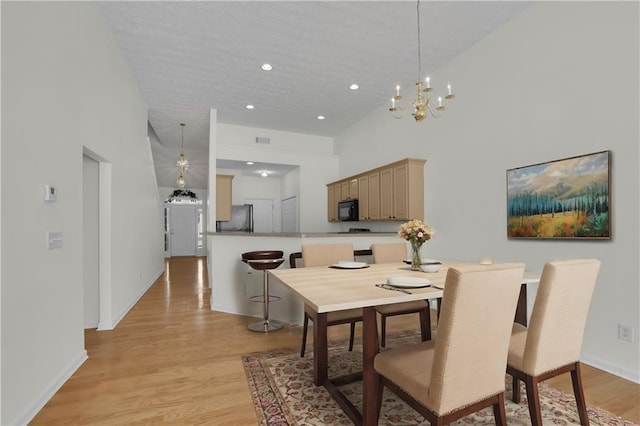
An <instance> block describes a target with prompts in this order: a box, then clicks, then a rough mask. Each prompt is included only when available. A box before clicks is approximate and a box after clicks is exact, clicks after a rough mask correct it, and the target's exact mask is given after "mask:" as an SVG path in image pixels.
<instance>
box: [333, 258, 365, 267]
mask: <svg viewBox="0 0 640 426" xmlns="http://www.w3.org/2000/svg"><path fill="white" fill-rule="evenodd" d="M331 267H332V268H339V269H361V268H368V267H369V264H368V263H366V262H354V261H347V260H341V261H339V262H338V263H334V264H333V265H331Z"/></svg>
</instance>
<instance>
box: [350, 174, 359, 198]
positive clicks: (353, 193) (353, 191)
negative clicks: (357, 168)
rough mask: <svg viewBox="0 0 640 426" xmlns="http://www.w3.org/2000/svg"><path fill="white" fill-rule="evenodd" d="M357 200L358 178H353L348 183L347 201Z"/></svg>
mask: <svg viewBox="0 0 640 426" xmlns="http://www.w3.org/2000/svg"><path fill="white" fill-rule="evenodd" d="M357 198H358V178H353V179H351V180H350V181H349V199H351V200H355V199H357Z"/></svg>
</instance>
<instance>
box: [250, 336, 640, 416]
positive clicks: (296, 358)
mask: <svg viewBox="0 0 640 426" xmlns="http://www.w3.org/2000/svg"><path fill="white" fill-rule="evenodd" d="M418 341H419V336H418V335H417V334H401V335H392V336H390V337H387V348H388V349H391V348H393V347H398V346H402V345H407V344H411V343H417V342H418ZM356 343H357V342H356ZM346 348H347V343H346V342H332V343H330V347H329V377H336V376H341V375H344V374H348V373H352V372H356V371H361V370H362V346H361V345H358V344H356V345H355V346H354V350H353V352H348V351H347V349H346ZM312 360H313V353H312V352H311V351H308V352H307V355H306V356H305V357H304V358H300V355H299V353H298V352H296V351H292V350H290V349H287V350H276V351H270V352H258V353H253V354H249V355H243V356H242V361H243V364H244V368H245V372H246V375H247V380H248V382H249V389H250V390H251V395H252V397H253V401H254V405H255V409H256V416H257V420H258V422H257V423H258V424H259V425H268V426H285V425H291V426H293V425H323V426H329V425H331V426H333V425H351V424H353V423H352V422H351V420H349V418H348V417H347V416H346V415H345V414H344V413H343V412H342V410H341V409H340V407H339V406H338V405H337V403H336V402H335V401H334V400H333V399H332V398H331V396H329V394H328V392H327V391H326V390H325V389H324V387H322V386H320V387H316V386H315V385H314V384H313V373H312V370H313V365H312ZM505 380H506V386H507V393H506V395H505V399H506V412H507V422H508V424H509V425H531V421H530V420H529V410H528V408H527V403H526V393H525V391H524V387H523V388H522V392H521V395H522V402H521V403H520V404H514V403H513V402H511V400H510V398H511V379H510V378H509V377H508V376H507V377H505ZM361 388H362V382H356V383H352V384H349V385H345V386H343V387H341V390H342V392H343V393H344V394H345V395H347V396H348V398H349V400H351V402H352V403H353V404H354V405H355V406H356V407H358V408H361V407H362V392H361V391H362V389H361ZM540 404H541V406H542V417H543V422H544V424H545V425H547V424H549V425H579V424H580V420H579V418H578V413H577V411H576V408H575V400H574V398H573V395H568V394H566V393H563V392H560V391H558V390H555V389H553V388H551V387H549V386H547V385H545V384H544V383H543V384H541V385H540ZM587 408H588V411H589V420H590V422H591V424H592V425H594V426H598V425H624V426H634V425H633V423H630V422H626V421H624V420H622V419H619V418H617V417H616V416H614V415H612V414H611V413H608V412H606V411H604V410H601V409H598V408H595V407H591V406H588V407H587ZM379 424H380V425H387V426H391V425H393V426H400V425H402V426H407V425H428V424H429V422H427V421H426V420H425V419H424V418H423V417H422V416H420V415H419V414H418V413H417V412H415V411H414V410H413V409H411V408H410V407H409V406H407V405H406V404H405V403H404V402H403V401H402V400H400V399H399V398H397V397H396V396H395V395H394V394H393V393H392V392H390V391H389V390H388V389H385V391H384V398H383V405H382V410H381V414H380V422H379ZM453 424H454V425H469V424H473V425H484V424H489V425H493V424H495V422H494V418H493V411H492V410H491V409H485V410H482V411H479V412H477V413H475V414H474V415H471V416H467V417H465V418H464V419H461V420H459V421H457V422H456V423H453ZM635 426H637V425H635Z"/></svg>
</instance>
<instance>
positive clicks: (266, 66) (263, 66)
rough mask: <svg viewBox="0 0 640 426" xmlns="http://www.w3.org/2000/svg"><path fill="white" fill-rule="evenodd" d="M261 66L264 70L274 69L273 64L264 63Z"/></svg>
mask: <svg viewBox="0 0 640 426" xmlns="http://www.w3.org/2000/svg"><path fill="white" fill-rule="evenodd" d="M260 68H262V70H263V71H271V70H272V69H273V67H272V66H271V64H262V66H261V67H260Z"/></svg>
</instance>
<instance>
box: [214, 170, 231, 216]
mask: <svg viewBox="0 0 640 426" xmlns="http://www.w3.org/2000/svg"><path fill="white" fill-rule="evenodd" d="M232 179H233V175H216V220H220V221H228V220H231V180H232Z"/></svg>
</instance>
